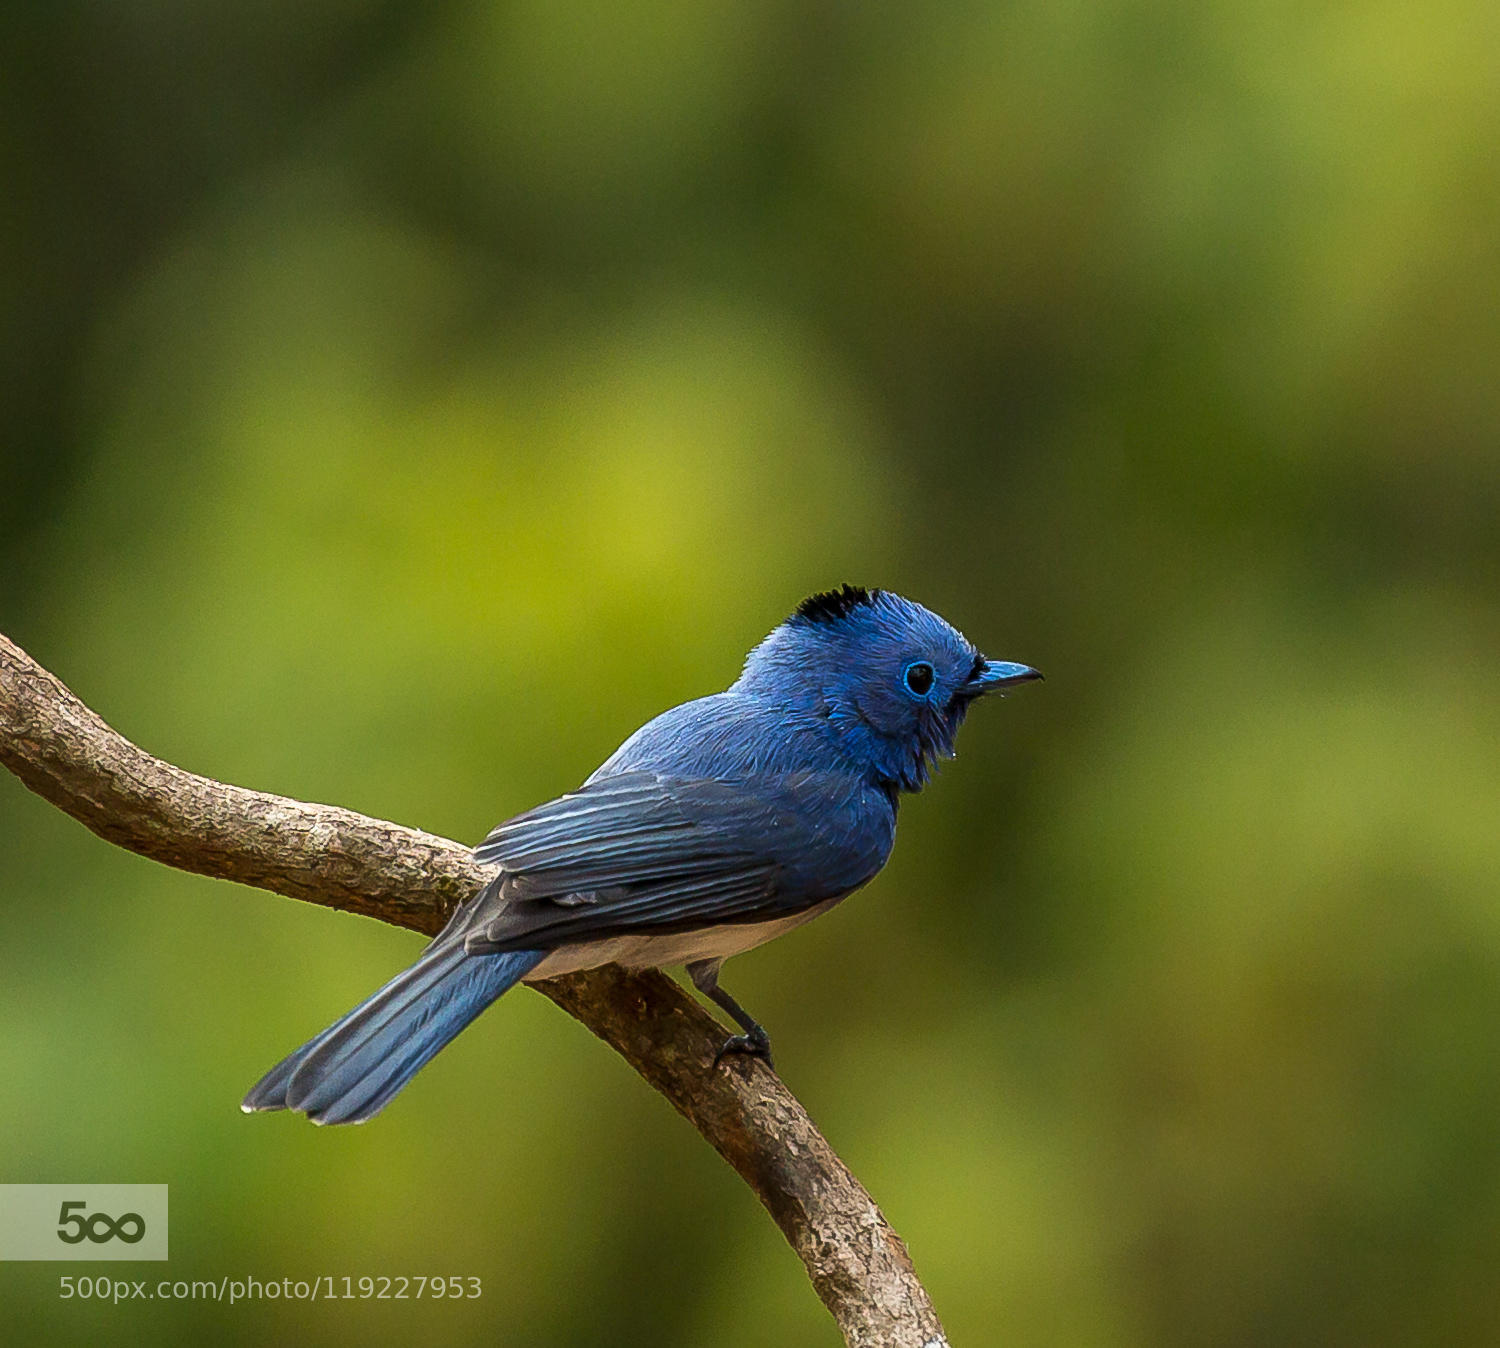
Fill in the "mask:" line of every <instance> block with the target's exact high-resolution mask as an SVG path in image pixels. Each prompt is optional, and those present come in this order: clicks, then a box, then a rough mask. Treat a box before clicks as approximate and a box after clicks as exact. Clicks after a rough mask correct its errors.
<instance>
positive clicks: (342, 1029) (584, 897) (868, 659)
mask: <svg viewBox="0 0 1500 1348" xmlns="http://www.w3.org/2000/svg"><path fill="white" fill-rule="evenodd" d="M1040 677H1041V676H1040V675H1039V674H1038V673H1037V672H1036V671H1035V670H1033V669H1030V668H1029V667H1027V666H1025V665H1015V664H1006V663H1002V662H997V661H990V660H986V659H985V657H984V656H982V655H980V654H979V652H978V651H977V650H976V649H975V648H974V647H973V645H971V644H970V643H969V641H968V640H967V639H966V638H964V637H963V636H962V635H961V634H960V633H959V632H957V631H956V630H955V629H954V628H952V627H951V626H949V624H948V623H946V622H945V621H944V620H943V619H942V618H939V617H938V616H937V615H936V614H934V613H931V612H929V611H928V610H927V609H925V608H923V607H922V606H921V605H920V604H915V603H912V602H911V601H910V600H907V599H903V598H901V597H900V596H899V595H894V594H890V593H889V592H886V591H882V590H869V591H866V590H861V589H856V588H854V587H852V586H845V587H844V588H843V589H841V590H837V591H830V592H828V593H826V594H821V595H814V596H813V597H812V598H810V599H808V600H806V601H804V602H803V603H802V604H801V605H800V606H799V607H798V609H797V611H796V612H795V613H794V614H793V615H792V616H791V617H790V618H788V619H787V621H786V622H784V623H782V624H781V626H780V627H778V628H777V629H776V630H775V631H774V632H772V633H771V634H770V636H768V637H767V638H766V639H765V640H764V641H763V642H761V643H760V645H759V646H757V647H756V648H755V649H754V650H753V651H751V652H750V655H749V656H748V657H747V659H746V661H745V667H744V671H743V672H742V673H741V675H740V677H739V679H738V680H737V681H736V682H735V684H734V685H733V686H732V687H731V688H730V689H728V691H726V692H723V693H716V694H713V695H712V696H710V697H704V698H699V699H697V700H695V701H692V702H687V703H684V704H683V705H682V706H680V707H674V708H672V709H671V710H670V711H666V712H663V713H662V714H661V715H660V716H658V717H656V718H655V719H654V720H652V721H650V722H648V723H647V724H646V725H644V726H642V727H641V729H640V730H638V731H636V732H635V734H634V735H632V736H631V737H630V738H629V739H628V740H626V741H625V743H624V744H622V745H621V746H620V748H619V749H617V750H616V751H615V753H614V754H613V755H611V757H610V758H609V759H608V760H607V761H606V762H605V763H604V764H603V765H602V766H601V767H600V768H599V769H598V771H596V772H595V773H594V774H593V775H592V776H591V777H590V778H589V779H588V781H587V782H585V783H584V784H583V785H582V786H581V787H580V788H579V789H578V790H577V791H574V792H571V793H569V794H568V795H565V796H562V797H559V798H558V799H557V800H554V801H549V802H548V803H546V804H544V805H540V806H538V807H537V808H536V809H533V810H529V811H527V812H526V813H525V814H521V815H518V816H516V817H515V818H514V819H511V820H508V821H507V822H506V823H504V824H501V825H500V826H499V827H498V828H496V829H495V830H494V832H492V833H491V834H490V836H489V837H488V838H486V839H485V840H484V842H483V843H481V844H480V845H479V847H478V848H477V849H476V850H475V856H476V857H477V858H478V860H480V861H482V862H488V863H493V864H495V865H497V866H499V868H500V869H499V871H498V873H497V874H496V876H495V878H494V879H493V880H492V881H491V882H490V883H489V884H488V885H486V886H485V888H484V889H482V890H481V891H480V892H479V893H478V894H476V895H475V896H474V897H473V898H472V899H470V900H469V901H468V902H467V903H465V904H464V905H463V906H462V907H461V908H460V909H459V910H458V912H456V913H455V914H454V916H453V918H452V919H451V920H450V922H449V924H448V926H447V927H446V928H445V929H444V931H443V933H442V934H441V935H440V936H439V937H438V938H437V939H436V940H435V941H433V943H432V944H431V945H430V946H428V947H427V949H426V950H425V951H424V952H423V954H422V956H421V958H419V959H418V960H417V962H416V963H415V964H414V965H412V966H411V968H409V969H407V970H405V971H404V972H402V973H400V974H398V975H397V976H396V977H395V978H394V979H392V980H391V981H390V982H389V983H387V984H386V985H385V986H384V987H383V988H381V989H380V990H379V991H378V992H376V993H375V994H374V995H373V996H372V997H370V998H369V999H368V1000H367V1001H365V1002H362V1003H361V1004H360V1005H359V1006H357V1007H355V1008H354V1010H352V1011H350V1012H349V1013H348V1014H347V1015H346V1016H344V1017H343V1019H341V1020H339V1021H337V1022H335V1023H334V1024H333V1025H331V1026H330V1027H329V1028H328V1029H326V1030H324V1031H323V1033H322V1034H320V1035H318V1036H317V1037H316V1038H314V1039H312V1040H310V1041H309V1042H308V1043H306V1044H304V1045H303V1046H302V1047H301V1048H299V1049H298V1050H297V1051H296V1052H295V1053H293V1054H291V1055H290V1056H289V1057H287V1058H286V1059H284V1060H283V1061H282V1062H280V1063H278V1064H277V1065H276V1066H275V1067H273V1068H272V1069H271V1071H270V1072H268V1073H267V1074H266V1075H265V1076H264V1077H263V1078H262V1079H261V1080H260V1081H259V1082H257V1083H256V1085H255V1086H254V1087H253V1088H252V1089H251V1091H250V1093H249V1094H248V1095H247V1096H246V1097H245V1101H244V1105H243V1108H244V1109H246V1110H247V1111H249V1110H262V1109H294V1110H299V1111H301V1112H303V1113H305V1114H307V1115H308V1117H310V1118H312V1119H313V1120H314V1121H316V1122H319V1123H355V1122H362V1121H363V1120H365V1119H368V1118H370V1117H372V1116H373V1115H375V1114H376V1113H378V1112H379V1111H380V1110H381V1109H382V1108H384V1106H385V1105H386V1104H387V1103H389V1101H390V1100H391V1099H392V1098H393V1097H394V1096H395V1095H396V1094H397V1092H399V1091H400V1090H401V1088H402V1087H403V1086H405V1084H406V1083H407V1082H408V1081H409V1080H410V1079H411V1078H412V1076H413V1075H415V1073H416V1072H417V1071H419V1070H420V1069H421V1068H422V1067H423V1066H424V1065H425V1064H426V1063H427V1062H428V1061H430V1060H431V1058H432V1056H433V1055H434V1054H435V1053H437V1052H438V1050H439V1049H441V1048H442V1047H443V1045H444V1044H446V1043H448V1042H449V1041H450V1040H451V1039H452V1038H453V1037H454V1036H455V1035H457V1034H458V1033H459V1031H460V1030H462V1029H463V1028H464V1026H466V1025H467V1024H468V1023H469V1022H470V1021H471V1020H473V1019H474V1017H475V1016H477V1015H478V1014H479V1013H480V1012H481V1011H482V1010H484V1008H485V1007H486V1006H488V1005H489V1004H490V1003H491V1002H492V1001H494V1000H495V999H496V998H497V997H499V996H500V995H501V994H502V993H504V992H505V991H506V990H508V989H509V988H511V987H513V986H514V985H515V984H516V983H518V982H520V981H521V980H522V979H527V978H547V977H551V976H554V975H556V974H560V973H566V972H571V971H573V970H576V969H586V968H593V967H596V966H598V965H600V964H606V963H610V962H618V963H621V964H625V965H627V966H629V967H637V968H640V967H652V966H664V965H671V964H685V965H687V967H688V971H689V973H690V974H691V976H692V978H693V981H694V983H695V984H696V985H697V986H698V987H699V989H700V990H701V991H703V992H704V993H705V994H706V995H707V996H709V997H711V998H712V999H713V1000H714V1001H715V1002H716V1003H717V1004H718V1005H719V1006H721V1007H723V1008H724V1009H725V1010H726V1011H728V1012H729V1014H730V1015H731V1016H733V1017H734V1019H735V1020H736V1022H738V1024H739V1025H740V1026H741V1028H742V1029H743V1031H744V1033H743V1034H740V1035H736V1036H734V1037H733V1038H731V1039H730V1040H729V1041H728V1042H727V1043H726V1044H725V1049H724V1051H726V1052H730V1051H733V1052H749V1053H754V1054H758V1055H759V1056H762V1057H764V1058H766V1059H767V1060H768V1061H769V1059H770V1043H769V1040H768V1039H767V1037H766V1034H765V1031H764V1030H763V1029H761V1027H760V1026H759V1025H758V1024H756V1023H755V1021H754V1020H753V1019H752V1018H751V1017H750V1016H749V1015H748V1014H747V1013H746V1012H745V1011H744V1009H743V1008H742V1007H740V1006H739V1004H738V1003H737V1002H735V1001H734V999H733V998H732V997H730V996H729V994H728V993H726V992H724V990H723V989H721V988H720V987H719V986H718V970H719V966H720V964H721V963H722V962H723V961H724V960H725V959H726V958H728V957H729V956H730V955H733V954H737V953H739V952H740V951H743V950H747V949H750V948H751V947H753V946H755V945H758V944H760V943H761V942H763V941H766V940H769V939H771V938H772V937H774V936H777V935H779V934H780V933H781V932H783V931H786V930H789V929H790V928H792V927H794V926H797V925H799V924H800V923H802V922H805V921H807V920H809V919H810V918H812V917H815V916H816V915H817V914H818V913H820V912H823V911H826V909H827V908H828V907H830V906H831V905H832V904H833V903H836V902H837V901H838V900H839V899H841V898H843V897H844V896H845V895H847V894H849V893H850V892H852V891H853V890H855V889H857V888H859V886H861V885H863V884H864V883H866V881H868V880H870V879H871V878H872V877H873V876H874V875H875V874H876V873H877V872H878V871H879V870H880V868H881V867H882V866H883V865H885V862H886V858H887V857H888V856H889V855H890V849H891V844H892V842H893V840H894V838H895V828H896V802H897V798H898V795H899V793H900V792H902V791H917V790H920V788H921V787H922V785H923V784H924V783H925V782H926V780H927V778H928V776H929V775H930V773H931V771H932V768H933V765H934V764H935V763H936V761H937V760H938V759H940V758H944V757H951V755H952V753H953V741H954V736H955V735H956V734H957V731H958V727H959V726H960V724H961V723H962V722H963V718H964V714H965V712H966V711H967V710H968V708H969V706H970V705H971V704H972V702H973V701H974V700H975V699H976V698H978V697H980V696H983V695H984V694H986V693H988V692H991V691H994V690H997V689H1001V688H1005V687H1009V686H1011V685H1014V684H1017V683H1022V682H1025V681H1027V680H1030V679H1036V678H1040ZM721 1056H722V1054H721Z"/></svg>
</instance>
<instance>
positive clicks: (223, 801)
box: [0, 636, 947, 1348]
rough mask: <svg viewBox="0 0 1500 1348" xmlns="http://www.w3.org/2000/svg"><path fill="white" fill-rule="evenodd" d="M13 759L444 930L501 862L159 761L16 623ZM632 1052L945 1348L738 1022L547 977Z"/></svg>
mask: <svg viewBox="0 0 1500 1348" xmlns="http://www.w3.org/2000/svg"><path fill="white" fill-rule="evenodd" d="M0 762H3V763H4V765H5V766H6V767H7V768H9V769H10V771H11V772H13V773H14V774H15V775H16V776H17V777H18V778H20V780H21V781H22V782H23V783H24V784H25V785H26V786H28V787H29V788H30V789H31V790H33V791H35V792H36V793H37V794H38V795H39V796H42V797H43V798H44V799H46V800H48V801H50V802H51V803H52V804H53V805H56V806H57V807H58V808H59V809H61V810H63V811H64V812H65V813H67V814H70V815H72V816H73V817H74V818H75V819H77V820H79V821H80V822H81V823H83V824H85V825H86V826H87V827H88V828H90V829H92V830H93V831H94V832H95V833H97V834H98V835H99V836H100V837H101V838H104V839H106V840H107V841H109V842H112V843H116V844H118V845H119V846H121V847H124V848H127V849H129V850H130V851H132V852H138V853H140V854H141V855H142V856H147V857H151V858H153V859H154V860H157V861H161V862H165V863H166V864H167V865H169V866H176V867H179V868H180V869H182V870H187V871H193V872H195V873H197V874H199V875H211V876H216V877H218V878H220V879H226V880H238V881H240V882H241V883H243V884H247V885H255V886H257V887H258V888H261V889H269V890H272V891H273V892H275V893H277V894H284V895H286V896H288V897H289V898H294V899H304V900H306V901H308V902H310V903H318V904H323V905H325V906H326V907H330V908H342V909H345V910H348V911H350V912H356V913H363V914H365V915H366V916H369V917H374V918H378V919H380V920H381V921H383V922H390V923H393V924H395V925H397V926H401V927H410V928H411V929H412V930H414V931H420V932H426V933H428V934H429V935H430V934H433V933H435V932H437V931H438V929H439V928H441V927H442V925H443V923H444V922H445V921H446V920H447V917H448V914H449V913H451V912H452V911H453V909H454V907H456V906H457V905H458V904H459V903H461V902H462V901H463V900H464V899H466V898H467V897H468V896H469V895H470V894H472V893H474V892H475V891H476V890H477V889H478V888H479V887H480V886H481V885H482V884H483V883H484V882H485V880H486V879H487V878H488V876H489V874H491V873H492V872H490V871H489V869H488V868H486V867H482V866H480V865H478V864H476V863H475V861H474V860H473V858H472V855H471V854H470V851H469V849H468V848H467V847H464V846H462V845H461V844H459V843H456V842H452V841H450V840H449V839H447V838H440V837H436V836H435V835H433V834H430V833H423V832H421V831H419V830H417V829H410V828H404V827H402V826H401V825H399V824H393V823H387V822H385V821H383V820H379V819H371V818H369V817H368V816H366V815H362V814H356V813H354V812H353V811H352V810H344V809H340V808H338V807H337V806H333V805H312V804H307V803H305V802H303V801H297V800H288V799H286V798H285V797H282V796H273V795H267V794H264V793H262V792H259V791H247V790H245V789H244V788H243V787H238V786H230V785H227V784H225V783H223V782H216V781H213V780H211V779H209V778H207V777H199V776H196V775H194V774H193V773H190V772H184V771H183V770H182V769H181V768H177V767H173V766H172V765H171V764H170V763H164V762H162V761H161V760H159V759H156V758H153V757H152V756H151V755H150V754H148V753H146V752H145V751H144V750H142V749H140V748H138V747H137V746H136V745H134V744H132V743H131V742H130V741H129V740H127V739H126V738H125V737H124V736H122V735H121V734H119V733H118V732H117V731H115V730H113V729H112V728H111V727H110V726H109V725H107V724H106V723H105V722H104V721H103V719H101V718H100V717H99V716H97V715H96V714H95V713H94V712H92V711H91V710H89V708H88V707H86V706H84V704H83V703H82V702H81V701H79V699H78V698H77V697H75V696H74V695H73V693H72V692H70V691H69V689H68V688H67V687H66V686H65V685H64V684H63V683H62V681H61V680H59V679H58V678H57V677H56V676H54V675H53V674H50V673H49V672H48V671H47V670H45V669H43V668H42V667H41V666H40V665H39V664H37V663H36V661H35V660H33V659H32V658H31V657H30V656H29V655H27V654H26V652H25V651H23V650H21V649H20V647H18V646H16V645H15V644H14V643H13V642H11V641H10V640H8V639H7V638H6V637H4V636H0ZM536 986H537V988H538V990H539V991H541V992H543V993H545V994H546V995H547V996H548V997H550V998H551V999H552V1000H553V1001H554V1002H556V1003H557V1005H559V1006H560V1007H562V1008H563V1009H564V1010H565V1011H567V1012H568V1013H569V1014H570V1015H573V1016H575V1017H577V1019H579V1020H580V1021H582V1022H583V1024H584V1025H586V1026H587V1027H588V1028H589V1029H590V1030H592V1031H593V1032H594V1033H595V1034H596V1035H598V1036H599V1038H600V1039H602V1040H604V1042H605V1043H607V1044H608V1045H609V1046H610V1047H611V1048H613V1049H614V1050H615V1051H616V1052H617V1053H619V1054H620V1055H621V1056H622V1057H623V1058H624V1059H625V1060H626V1061H627V1062H628V1063H629V1064H630V1065H631V1066H632V1067H633V1068H635V1070H636V1071H637V1072H639V1073H640V1075H641V1076H642V1077H644V1078H645V1079H646V1081H647V1082H648V1083H649V1084H650V1085H651V1086H652V1087H653V1088H654V1089H656V1090H657V1091H659V1092H660V1093H661V1094H662V1095H664V1096H666V1098H667V1099H668V1100H669V1101H671V1103H672V1105H673V1107H674V1108H676V1109H677V1111H678V1112H679V1113H681V1114H682V1115H683V1117H684V1118H686V1119H687V1120H688V1122H689V1123H691V1124H692V1125H693V1127H695V1128H696V1129H697V1130H698V1131H699V1132H700V1133H701V1134H702V1135H703V1137H704V1138H705V1139H706V1140H707V1141H708V1142H709V1143H710V1145H712V1146H713V1148H714V1149H715V1150H716V1151H717V1152H718V1153H719V1154H720V1155H721V1156H722V1157H723V1158H724V1159H725V1160H726V1161H728V1162H729V1164H730V1165H732V1166H733V1167H734V1168H735V1170H736V1171H738V1172H739V1174H740V1177H741V1178H742V1179H743V1180H744V1181H745V1183H746V1184H748V1185H749V1186H750V1187H751V1189H752V1190H754V1192H755V1194H756V1196H757V1197H758V1198H759V1199H760V1201H761V1202H762V1203H764V1204H765V1206H766V1209H767V1211H769V1212H770V1214H771V1216H772V1217H773V1218H774V1219H775V1221H776V1224H777V1225H778V1226H779V1227H780V1228H781V1231H782V1234H783V1235H784V1236H785V1237H786V1239H787V1241H788V1242H789V1243H790V1245H791V1247H792V1249H793V1250H794V1251H796V1253H797V1256H798V1258H800V1259H801V1260H802V1263H803V1265H804V1267H805V1268H806V1269H807V1276H808V1278H809V1279H810V1280H811V1281H812V1285H813V1287H814V1288H815V1289H816V1291H817V1293H818V1295H819V1296H820V1297H821V1298H822V1300H823V1303H824V1305H826V1306H827V1307H828V1309H829V1311H830V1312H832V1314H833V1317H834V1319H835V1320H836V1321H837V1322H838V1325H839V1328H840V1329H841V1330H842V1331H843V1334H844V1338H845V1341H846V1342H847V1343H849V1344H850V1345H858V1346H859V1348H944V1346H945V1345H946V1344H947V1340H946V1338H945V1337H944V1336H943V1330H942V1326H941V1324H940V1323H939V1321H938V1317H937V1313H936V1311H935V1310H934V1309H933V1307H932V1303H931V1301H930V1299H929V1298H928V1296H927V1293H926V1290H925V1289H924V1288H923V1286H922V1284H921V1283H920V1282H919V1281H918V1279H917V1275H916V1272H915V1270H914V1269H913V1267H912V1263H911V1259H910V1257H909V1256H908V1254H907V1252H906V1247H905V1245H904V1244H903V1243H902V1242H901V1239H900V1237H898V1236H897V1235H896V1233H895V1232H894V1231H892V1230H891V1227H890V1224H889V1223H888V1222H887V1221H886V1220H885V1218H884V1216H883V1215H882V1214H881V1212H880V1209H879V1208H878V1207H876V1205H875V1202H874V1200H873V1199H872V1198H871V1197H870V1195H869V1194H868V1193H867V1192H866V1191H865V1189H864V1187H863V1186H862V1185H861V1184H860V1183H859V1181H858V1180H857V1179H855V1177H854V1176H853V1174H851V1173H850V1171H849V1169H848V1168H847V1167H846V1166H845V1165H844V1163H843V1162H842V1161H840V1160H839V1158H838V1157H837V1156H836V1155H835V1154H834V1151H833V1148H832V1147H830V1146H829V1145H828V1142H827V1141H826V1140H825V1139H824V1137H823V1135H822V1134H821V1133H820V1132H819V1131H818V1130H817V1128H816V1127H815V1126H814V1125H813V1122H812V1120H811V1119H810V1118H808V1116H807V1111H806V1110H804V1109H803V1108H802V1106H801V1104H799V1103H798V1101H797V1099H796V1097H795V1096H793V1095H792V1093H791V1092H790V1091H789V1090H788V1089H787V1088H786V1086H785V1085H783V1084H782V1082H781V1080H780V1078H778V1077H777V1076H776V1075H775V1073H774V1072H772V1071H771V1070H770V1069H769V1068H768V1067H767V1066H766V1065H765V1064H764V1063H762V1062H759V1061H757V1060H750V1059H742V1058H736V1059H731V1060H730V1061H729V1065H728V1066H727V1067H725V1068H722V1069H719V1070H714V1069H713V1067H712V1063H713V1058H714V1054H715V1052H716V1051H717V1049H718V1047H719V1044H720V1043H721V1042H722V1040H723V1037H724V1031H723V1029H722V1028H721V1027H720V1026H719V1025H718V1023H717V1022H716V1021H714V1020H713V1019H712V1018H711V1017H710V1016H709V1015H708V1014H707V1012H706V1011H704V1010H703V1008H702V1007H700V1006H699V1005H698V1004H697V1003H696V1002H695V1001H694V1000H693V999H692V998H691V997H689V996H688V995H687V994H686V993H685V992H683V991H682V989H680V988H679V987H678V986H677V985H676V984H675V983H674V982H672V980H671V979H669V978H667V977H665V976H664V975H662V974H660V973H657V972H654V971H649V972H646V973H641V974H632V973H627V972H626V971H625V970H623V969H620V968H618V967H617V966H614V965H610V966H607V967H605V968H603V969H596V970H592V971H590V972H588V973H582V974H572V975H568V976H566V977H563V978H556V979H551V980H549V981H547V982H545V983H541V984H537V985H536Z"/></svg>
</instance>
